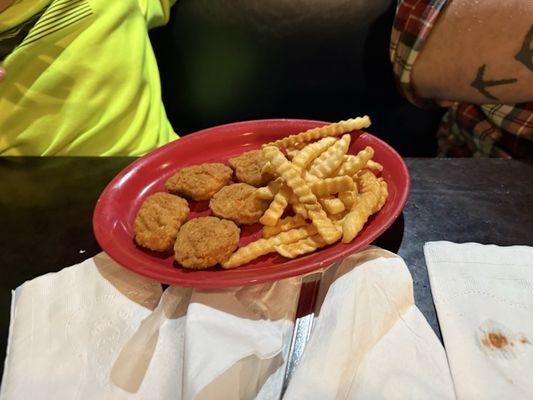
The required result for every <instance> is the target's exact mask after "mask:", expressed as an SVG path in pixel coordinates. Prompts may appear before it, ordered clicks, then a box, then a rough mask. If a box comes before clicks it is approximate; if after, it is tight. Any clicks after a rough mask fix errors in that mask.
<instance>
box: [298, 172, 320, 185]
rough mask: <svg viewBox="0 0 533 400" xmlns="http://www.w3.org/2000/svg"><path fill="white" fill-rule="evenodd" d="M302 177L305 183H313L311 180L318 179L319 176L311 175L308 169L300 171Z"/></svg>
mask: <svg viewBox="0 0 533 400" xmlns="http://www.w3.org/2000/svg"><path fill="white" fill-rule="evenodd" d="M302 178H303V179H304V181H306V182H307V183H313V182H316V181H318V180H319V179H320V178H318V176H315V175H313V174H312V173H310V172H309V171H302Z"/></svg>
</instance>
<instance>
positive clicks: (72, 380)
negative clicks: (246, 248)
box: [0, 253, 300, 400]
mask: <svg viewBox="0 0 533 400" xmlns="http://www.w3.org/2000/svg"><path fill="white" fill-rule="evenodd" d="M299 288H300V278H293V279H288V280H284V281H279V282H273V283H267V284H263V285H257V286H254V287H250V288H235V289H228V290H221V291H201V290H197V291H194V290H191V289H188V288H180V287H169V288H167V289H166V291H165V292H164V294H163V296H161V294H162V288H161V285H160V284H159V283H157V282H154V281H151V280H149V279H146V278H143V277H141V276H138V275H136V274H134V273H131V272H129V271H128V270H126V269H124V268H122V267H121V266H120V265H118V264H116V263H115V262H114V261H113V260H111V259H110V258H109V257H108V256H107V255H106V254H103V253H101V254H99V255H97V256H95V257H94V258H91V259H89V260H86V261H85V262H83V263H81V264H78V265H75V266H72V267H69V268H65V269H64V270H62V271H60V272H58V273H54V274H47V275H44V276H42V277H39V278H36V279H34V280H32V281H28V282H26V283H24V284H23V285H22V286H20V287H19V288H17V290H16V291H15V292H14V293H13V300H12V310H11V324H10V335H9V344H8V349H7V356H6V361H5V367H4V376H3V380H2V388H1V392H0V399H18V398H28V399H29V398H32V399H33V398H35V399H37V398H38V399H54V400H56V399H76V398H79V399H113V400H116V399H158V400H159V399H161V400H164V399H173V400H174V399H184V400H185V399H193V398H195V399H208V398H219V397H218V396H220V394H221V393H223V396H224V398H225V399H240V398H250V399H252V398H257V399H273V398H277V397H279V394H280V391H281V384H282V380H283V374H284V362H285V361H284V360H285V359H286V356H287V352H288V347H289V345H290V337H291V334H292V325H293V318H294V313H295V310H296V304H297V300H298V292H299Z"/></svg>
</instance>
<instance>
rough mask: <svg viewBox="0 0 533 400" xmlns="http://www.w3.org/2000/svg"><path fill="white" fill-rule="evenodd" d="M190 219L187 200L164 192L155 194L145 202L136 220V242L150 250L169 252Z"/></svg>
mask: <svg viewBox="0 0 533 400" xmlns="http://www.w3.org/2000/svg"><path fill="white" fill-rule="evenodd" d="M188 217H189V205H188V204H187V200H185V199H182V198H181V197H179V196H175V195H173V194H168V193H163V192H161V193H156V194H153V195H151V196H149V197H148V198H147V199H146V200H145V201H144V202H143V204H142V205H141V208H140V209H139V212H138V213H137V217H136V218H135V222H134V227H133V231H134V234H135V236H134V238H135V242H136V243H137V244H138V245H139V246H142V247H145V248H147V249H150V250H154V251H169V250H171V249H172V245H173V244H174V242H175V241H176V237H177V236H178V230H179V229H180V227H181V225H182V224H183V223H184V222H185V221H186V220H187V218H188Z"/></svg>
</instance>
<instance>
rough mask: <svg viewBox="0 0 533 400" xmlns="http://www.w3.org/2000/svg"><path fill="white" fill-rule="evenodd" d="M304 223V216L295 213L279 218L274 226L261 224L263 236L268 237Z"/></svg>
mask: <svg viewBox="0 0 533 400" xmlns="http://www.w3.org/2000/svg"><path fill="white" fill-rule="evenodd" d="M305 224H306V221H305V218H304V217H302V216H301V215H295V216H293V217H285V218H283V219H280V220H279V221H278V223H277V224H276V226H263V237H264V238H269V237H271V236H275V235H277V234H278V233H281V232H286V231H289V230H291V229H295V228H299V227H301V226H304V225H305Z"/></svg>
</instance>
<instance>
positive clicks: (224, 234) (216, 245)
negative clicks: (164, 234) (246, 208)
mask: <svg viewBox="0 0 533 400" xmlns="http://www.w3.org/2000/svg"><path fill="white" fill-rule="evenodd" d="M239 237H240V230H239V228H238V227H237V225H235V223H233V222H232V221H227V220H225V219H219V218H217V217H200V218H195V219H191V220H190V221H188V222H187V223H185V224H184V225H183V226H182V227H181V229H180V231H179V232H178V238H177V239H176V244H175V245H174V252H175V258H176V261H177V262H178V263H180V264H181V265H182V266H183V267H185V268H191V269H204V268H209V267H212V266H213V265H216V264H218V263H222V262H224V261H226V260H227V259H228V258H229V257H230V256H231V254H232V253H233V252H234V251H235V249H236V248H237V247H238V245H239Z"/></svg>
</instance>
